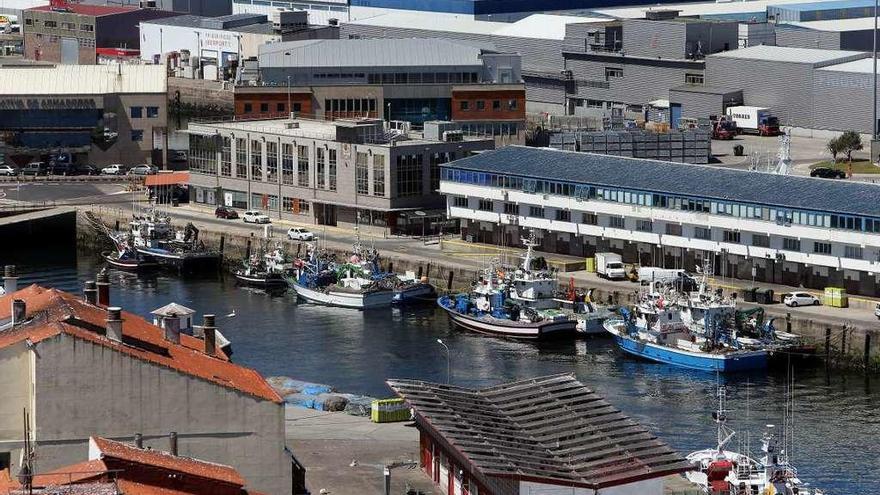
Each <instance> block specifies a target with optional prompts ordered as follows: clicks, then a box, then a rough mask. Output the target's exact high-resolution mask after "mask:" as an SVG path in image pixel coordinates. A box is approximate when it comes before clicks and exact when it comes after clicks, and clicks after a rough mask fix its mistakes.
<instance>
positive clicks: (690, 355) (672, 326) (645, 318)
mask: <svg viewBox="0 0 880 495" xmlns="http://www.w3.org/2000/svg"><path fill="white" fill-rule="evenodd" d="M620 315H621V317H620V318H613V319H609V320H607V321H606V322H605V329H606V330H607V331H608V332H609V333H610V334H611V335H613V336H614V340H615V341H616V343H617V346H618V347H620V349H621V350H622V351H623V352H626V353H628V354H631V355H633V356H637V357H640V358H644V359H648V360H650V361H655V362H658V363H665V364H671V365H674V366H680V367H682V368H689V369H695V370H703V371H713V372H714V371H717V372H722V373H726V372H735V371H748V370H755V369H762V368H766V367H767V359H768V354H769V353H768V351H767V350H766V349H763V348H745V347H743V346H742V345H741V344H740V343H739V341H738V340H737V339H736V338H735V337H734V336H731V335H730V334H729V333H728V332H727V330H726V329H725V328H722V327H720V326H718V325H716V324H715V321H714V320H713V319H712V313H711V311H710V312H708V313H707V315H706V318H707V322H706V325H705V326H706V328H707V331H706V333H705V334H704V335H699V334H697V333H695V332H694V331H692V330H691V328H690V327H689V326H688V325H687V324H685V323H684V322H683V321H682V320H681V312H680V310H679V309H677V308H675V307H667V308H660V309H658V310H657V311H656V312H654V313H650V314H639V315H634V314H633V313H632V312H630V311H629V310H628V309H626V308H622V309H621V310H620Z"/></svg>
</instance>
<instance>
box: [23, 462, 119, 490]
mask: <svg viewBox="0 0 880 495" xmlns="http://www.w3.org/2000/svg"><path fill="white" fill-rule="evenodd" d="M107 471H108V469H107V465H106V464H104V461H102V460H93V461H83V462H79V463H76V464H71V465H70V466H64V467H62V468H58V469H56V470H54V471H49V472H48V473H42V474H36V475H34V480H33V481H34V486H53V485H68V484H70V483H80V482H83V481H86V480H90V481H95V480H97V479H99V478H101V477H102V476H104V475H105V474H106V473H107Z"/></svg>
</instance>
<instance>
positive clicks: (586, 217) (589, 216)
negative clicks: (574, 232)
mask: <svg viewBox="0 0 880 495" xmlns="http://www.w3.org/2000/svg"><path fill="white" fill-rule="evenodd" d="M581 223H583V224H587V225H599V217H598V216H597V215H596V214H595V213H582V214H581Z"/></svg>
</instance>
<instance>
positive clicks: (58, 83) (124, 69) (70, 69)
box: [0, 64, 167, 96]
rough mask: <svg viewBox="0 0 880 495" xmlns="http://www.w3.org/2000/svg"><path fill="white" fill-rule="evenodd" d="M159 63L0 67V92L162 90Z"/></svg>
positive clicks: (45, 93)
mask: <svg viewBox="0 0 880 495" xmlns="http://www.w3.org/2000/svg"><path fill="white" fill-rule="evenodd" d="M166 77H167V76H166V72H165V67H164V66H162V65H128V64H121V65H117V64H114V65H58V66H44V65H40V66H29V67H23V66H17V67H0V94H2V95H4V96H9V95H40V96H54V95H102V94H111V93H165V92H166V91H167V86H166V81H167V79H166Z"/></svg>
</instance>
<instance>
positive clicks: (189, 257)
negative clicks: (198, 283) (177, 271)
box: [115, 210, 221, 269]
mask: <svg viewBox="0 0 880 495" xmlns="http://www.w3.org/2000/svg"><path fill="white" fill-rule="evenodd" d="M124 234H125V233H117V234H115V236H120V235H124ZM127 235H128V236H129V238H130V242H131V244H132V246H133V247H134V249H135V251H137V253H139V254H140V255H142V256H145V257H149V258H151V259H154V260H156V261H158V262H159V263H162V264H165V265H172V266H175V267H177V268H187V269H188V268H194V267H196V266H199V265H214V266H216V265H217V264H218V263H219V262H220V257H221V255H220V253H218V252H216V251H213V250H210V249H206V248H205V245H204V243H203V242H201V241H199V229H197V228H196V227H195V226H194V225H193V224H192V223H188V224H187V225H186V227H184V228H183V229H180V230H178V229H175V228H174V226H173V225H172V224H171V218H170V217H169V216H168V215H163V214H161V213H159V212H157V211H155V210H153V211H149V212H147V213H146V214H145V215H141V216H135V217H134V219H132V221H131V222H129V232H128V233H127Z"/></svg>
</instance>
